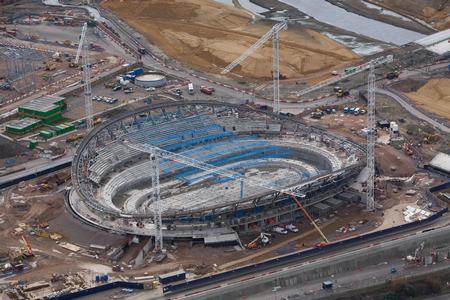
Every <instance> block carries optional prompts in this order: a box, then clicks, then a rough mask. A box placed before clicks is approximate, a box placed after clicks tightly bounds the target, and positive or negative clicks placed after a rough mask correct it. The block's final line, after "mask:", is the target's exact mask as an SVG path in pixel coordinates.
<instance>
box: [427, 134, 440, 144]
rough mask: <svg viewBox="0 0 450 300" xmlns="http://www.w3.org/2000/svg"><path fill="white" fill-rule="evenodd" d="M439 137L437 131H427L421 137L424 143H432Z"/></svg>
mask: <svg viewBox="0 0 450 300" xmlns="http://www.w3.org/2000/svg"><path fill="white" fill-rule="evenodd" d="M439 139H440V137H439V134H437V133H429V134H427V135H426V136H425V137H424V138H423V142H424V143H425V144H433V143H436V142H437V141H439Z"/></svg>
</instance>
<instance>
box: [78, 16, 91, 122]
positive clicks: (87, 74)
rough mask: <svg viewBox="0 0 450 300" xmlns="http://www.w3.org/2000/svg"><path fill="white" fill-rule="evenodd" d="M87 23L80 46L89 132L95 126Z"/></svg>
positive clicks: (84, 26)
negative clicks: (81, 46) (81, 49)
mask: <svg viewBox="0 0 450 300" xmlns="http://www.w3.org/2000/svg"><path fill="white" fill-rule="evenodd" d="M86 28H87V23H84V25H83V32H82V36H81V39H80V45H83V67H82V68H83V82H84V106H85V111H86V128H87V130H88V131H89V130H90V129H91V128H92V126H93V121H92V114H93V108H92V90H91V64H90V63H89V46H88V43H87V42H86V30H87V29H86ZM80 45H79V46H80ZM77 55H78V54H77Z"/></svg>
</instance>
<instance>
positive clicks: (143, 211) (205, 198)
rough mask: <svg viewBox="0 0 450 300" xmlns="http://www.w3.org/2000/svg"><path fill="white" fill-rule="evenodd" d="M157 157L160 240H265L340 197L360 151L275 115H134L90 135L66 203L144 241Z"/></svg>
mask: <svg viewBox="0 0 450 300" xmlns="http://www.w3.org/2000/svg"><path fill="white" fill-rule="evenodd" d="M140 149H153V150H152V151H157V152H156V153H159V154H158V156H159V155H161V156H160V158H159V170H160V173H159V174H160V175H159V177H160V200H159V201H158V203H159V207H160V210H161V213H162V222H163V235H164V237H165V238H188V239H202V238H205V236H208V235H211V234H216V235H217V234H227V233H228V234H229V233H236V232H238V233H242V232H246V231H256V230H258V231H259V230H264V229H267V227H270V226H273V225H275V224H278V223H287V222H292V221H295V220H296V219H297V218H301V214H300V213H299V211H298V207H297V205H296V203H295V202H294V201H293V199H292V197H293V196H295V197H297V198H298V199H300V200H301V201H302V202H303V204H304V205H305V206H310V205H314V204H317V203H319V202H321V201H324V200H325V199H328V198H330V197H333V196H334V195H336V194H338V193H340V192H342V191H343V189H344V187H345V186H346V184H348V182H349V181H350V180H351V179H353V178H354V177H355V176H356V175H357V174H359V172H360V171H361V169H362V168H363V166H364V163H363V159H362V158H363V157H365V149H364V148H363V147H362V146H360V145H358V144H355V143H353V142H351V141H348V140H346V139H344V138H342V137H339V136H335V135H332V134H330V133H328V132H326V131H323V130H321V129H319V128H315V127H308V126H306V125H305V124H303V123H302V122H300V121H298V120H295V119H291V118H289V117H286V116H283V115H276V114H272V113H269V112H265V111H258V110H254V109H252V108H250V107H248V106H238V105H232V104H226V103H218V102H208V101H189V102H187V101H186V102H173V103H164V104H157V105H152V106H149V107H144V108H139V109H137V110H135V111H132V112H127V113H124V114H122V115H119V116H117V117H115V118H113V119H111V120H108V121H107V122H105V123H103V124H101V125H99V126H97V127H96V128H95V129H93V130H92V131H91V132H90V133H89V134H88V135H87V136H86V137H85V139H84V140H83V141H82V143H81V145H80V146H79V148H78V149H77V152H76V154H75V157H74V160H73V163H72V181H73V188H72V190H71V191H70V193H69V197H68V203H69V204H70V207H71V208H72V211H73V212H75V213H76V214H77V215H78V216H79V217H80V218H82V219H83V220H85V221H86V222H89V223H91V224H93V225H95V226H99V227H101V228H104V229H107V230H112V231H115V232H118V233H130V234H138V235H148V236H153V235H154V232H155V226H154V222H153V208H154V203H155V201H154V197H152V191H153V190H152V182H151V181H152V176H151V175H152V174H151V173H152V162H151V161H150V154H149V152H148V151H140Z"/></svg>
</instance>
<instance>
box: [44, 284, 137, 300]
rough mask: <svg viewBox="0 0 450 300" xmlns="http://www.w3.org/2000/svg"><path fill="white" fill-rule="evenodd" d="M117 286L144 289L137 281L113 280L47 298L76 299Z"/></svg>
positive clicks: (58, 299)
mask: <svg viewBox="0 0 450 300" xmlns="http://www.w3.org/2000/svg"><path fill="white" fill-rule="evenodd" d="M117 288H126V289H134V290H142V289H144V284H143V283H137V282H126V281H115V282H111V283H107V284H103V285H99V286H96V287H93V288H89V289H85V290H81V291H78V292H74V293H70V294H65V295H59V296H55V297H49V299H56V300H68V299H76V298H79V297H85V296H89V295H93V294H96V293H100V292H104V291H107V290H112V289H117Z"/></svg>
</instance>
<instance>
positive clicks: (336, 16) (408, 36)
mask: <svg viewBox="0 0 450 300" xmlns="http://www.w3.org/2000/svg"><path fill="white" fill-rule="evenodd" d="M280 2H283V3H286V4H288V5H291V6H293V7H295V8H297V9H298V10H299V11H301V12H303V13H305V14H307V15H309V16H311V17H313V18H314V19H316V20H318V21H320V22H323V23H326V24H329V25H332V26H335V27H338V28H341V29H344V30H347V31H351V32H354V33H357V34H361V35H364V36H367V37H370V38H373V39H376V40H379V41H383V42H386V43H392V44H395V45H398V46H400V45H403V44H407V43H409V42H412V41H415V40H418V39H420V38H422V37H424V35H423V34H421V33H418V32H414V31H411V30H408V29H404V28H400V27H396V26H393V25H390V24H387V23H383V22H380V21H377V20H373V19H369V18H366V17H363V16H360V15H357V14H355V13H352V12H348V11H346V10H345V9H343V8H340V7H338V6H336V5H333V4H331V3H329V2H327V1H325V0H313V1H311V0H280Z"/></svg>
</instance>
